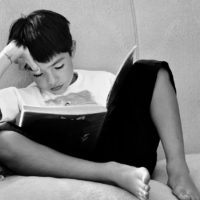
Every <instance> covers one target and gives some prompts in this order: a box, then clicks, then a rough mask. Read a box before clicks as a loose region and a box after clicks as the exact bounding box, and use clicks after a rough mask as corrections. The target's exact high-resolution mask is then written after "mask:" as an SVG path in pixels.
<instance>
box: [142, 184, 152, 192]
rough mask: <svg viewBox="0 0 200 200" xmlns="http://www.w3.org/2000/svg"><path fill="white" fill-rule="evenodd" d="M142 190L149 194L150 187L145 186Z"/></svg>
mask: <svg viewBox="0 0 200 200" xmlns="http://www.w3.org/2000/svg"><path fill="white" fill-rule="evenodd" d="M143 189H144V190H145V191H146V192H149V191H150V189H151V187H150V185H145V186H144V187H143Z"/></svg>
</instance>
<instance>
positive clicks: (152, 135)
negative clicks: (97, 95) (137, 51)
mask: <svg viewBox="0 0 200 200" xmlns="http://www.w3.org/2000/svg"><path fill="white" fill-rule="evenodd" d="M159 63H161V62H158V61H137V62H136V63H135V64H130V66H128V67H127V68H126V69H124V70H123V72H122V74H120V77H119V80H118V82H117V84H118V85H117V87H116V89H117V90H116V91H117V93H115V90H113V92H112V93H111V95H110V99H109V102H108V114H107V116H106V119H105V122H104V125H103V128H102V132H101V134H100V138H99V142H98V145H97V155H98V156H97V157H98V158H99V159H100V160H101V161H106V160H115V161H117V162H121V163H126V164H129V165H132V166H136V167H140V166H143V167H146V168H147V169H148V170H149V172H150V174H152V172H153V170H154V167H155V165H156V161H157V153H156V152H157V147H158V143H159V134H158V132H157V129H156V127H155V125H154V123H153V121H152V117H151V111H150V105H151V100H152V95H153V91H154V87H155V83H156V78H157V73H158V71H159V69H160V68H161V66H162V67H165V68H166V69H167V70H168V71H169V73H170V74H171V72H170V70H169V68H167V67H166V66H165V65H164V62H162V65H161V66H160V65H158V64H159ZM171 81H172V84H173V85H174V83H173V77H172V74H171Z"/></svg>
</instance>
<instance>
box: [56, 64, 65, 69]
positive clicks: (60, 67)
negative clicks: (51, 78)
mask: <svg viewBox="0 0 200 200" xmlns="http://www.w3.org/2000/svg"><path fill="white" fill-rule="evenodd" d="M63 67H64V64H62V65H61V66H59V67H55V69H62V68H63Z"/></svg>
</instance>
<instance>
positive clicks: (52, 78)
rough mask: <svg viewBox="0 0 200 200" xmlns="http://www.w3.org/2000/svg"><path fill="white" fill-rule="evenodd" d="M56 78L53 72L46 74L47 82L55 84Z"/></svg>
mask: <svg viewBox="0 0 200 200" xmlns="http://www.w3.org/2000/svg"><path fill="white" fill-rule="evenodd" d="M56 81H57V78H56V77H55V76H54V75H53V74H49V75H48V83H49V84H50V85H55V83H56Z"/></svg>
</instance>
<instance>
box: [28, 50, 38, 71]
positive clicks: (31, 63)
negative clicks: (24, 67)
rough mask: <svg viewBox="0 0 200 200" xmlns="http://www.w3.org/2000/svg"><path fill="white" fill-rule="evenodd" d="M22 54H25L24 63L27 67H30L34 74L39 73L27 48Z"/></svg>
mask: <svg viewBox="0 0 200 200" xmlns="http://www.w3.org/2000/svg"><path fill="white" fill-rule="evenodd" d="M24 51H25V52H24V54H25V56H24V57H25V58H24V59H25V61H26V62H27V63H28V65H29V66H30V67H31V69H32V70H33V71H34V72H35V73H40V68H39V67H38V65H37V64H36V63H35V61H34V60H33V58H32V56H31V54H30V52H29V50H28V48H25V49H24Z"/></svg>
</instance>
